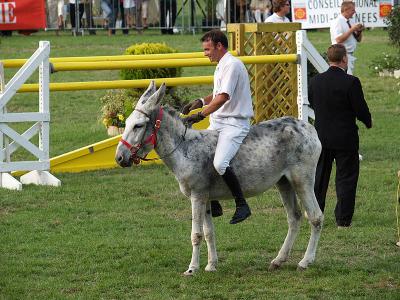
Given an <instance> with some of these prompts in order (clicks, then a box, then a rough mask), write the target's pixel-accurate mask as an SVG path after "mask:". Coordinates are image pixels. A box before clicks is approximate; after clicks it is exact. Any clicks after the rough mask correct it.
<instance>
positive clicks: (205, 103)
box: [203, 94, 213, 105]
mask: <svg viewBox="0 0 400 300" xmlns="http://www.w3.org/2000/svg"><path fill="white" fill-rule="evenodd" d="M212 97H213V95H212V94H210V95H208V96H206V97H204V98H203V101H204V105H207V104H209V103H210V102H211V100H212Z"/></svg>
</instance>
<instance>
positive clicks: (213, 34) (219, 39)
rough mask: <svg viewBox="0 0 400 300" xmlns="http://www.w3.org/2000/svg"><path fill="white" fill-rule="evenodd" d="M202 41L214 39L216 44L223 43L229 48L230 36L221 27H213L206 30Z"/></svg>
mask: <svg viewBox="0 0 400 300" xmlns="http://www.w3.org/2000/svg"><path fill="white" fill-rule="evenodd" d="M200 41H201V42H207V41H212V42H213V44H214V46H216V45H217V44H218V43H221V45H222V46H224V48H225V49H228V38H227V37H226V35H225V34H224V33H223V32H222V31H221V30H219V29H213V30H210V31H208V32H206V33H205V34H204V35H203V36H202V38H201V39H200Z"/></svg>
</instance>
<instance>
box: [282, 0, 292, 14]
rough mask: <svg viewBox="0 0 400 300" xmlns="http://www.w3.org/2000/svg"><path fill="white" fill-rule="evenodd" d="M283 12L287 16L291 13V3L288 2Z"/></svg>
mask: <svg viewBox="0 0 400 300" xmlns="http://www.w3.org/2000/svg"><path fill="white" fill-rule="evenodd" d="M282 11H283V12H284V13H285V15H287V14H288V13H289V12H290V3H289V1H286V3H285V5H284V6H283V7H282Z"/></svg>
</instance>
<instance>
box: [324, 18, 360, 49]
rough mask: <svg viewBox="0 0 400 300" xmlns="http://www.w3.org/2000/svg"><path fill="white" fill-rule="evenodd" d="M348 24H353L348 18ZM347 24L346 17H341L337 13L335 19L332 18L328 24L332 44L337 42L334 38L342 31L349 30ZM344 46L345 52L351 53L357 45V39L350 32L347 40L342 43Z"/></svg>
mask: <svg viewBox="0 0 400 300" xmlns="http://www.w3.org/2000/svg"><path fill="white" fill-rule="evenodd" d="M350 25H351V26H353V25H354V23H353V22H352V20H350ZM349 29H350V28H349V25H348V24H347V19H346V18H345V17H343V15H341V14H340V15H339V16H338V17H337V18H336V19H334V20H333V21H332V23H331V26H330V32H331V42H332V45H333V44H337V43H338V42H336V38H337V37H338V36H341V35H342V34H343V33H345V32H347V31H349ZM342 44H343V45H344V46H345V47H346V51H347V53H353V52H354V51H355V50H356V47H357V40H356V38H355V37H354V36H353V35H352V34H351V35H350V36H349V38H348V39H347V40H345V41H344V42H343V43H342Z"/></svg>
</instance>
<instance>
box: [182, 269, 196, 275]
mask: <svg viewBox="0 0 400 300" xmlns="http://www.w3.org/2000/svg"><path fill="white" fill-rule="evenodd" d="M194 273H196V270H193V269H188V270H186V271H185V272H183V275H184V276H193V275H194Z"/></svg>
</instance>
